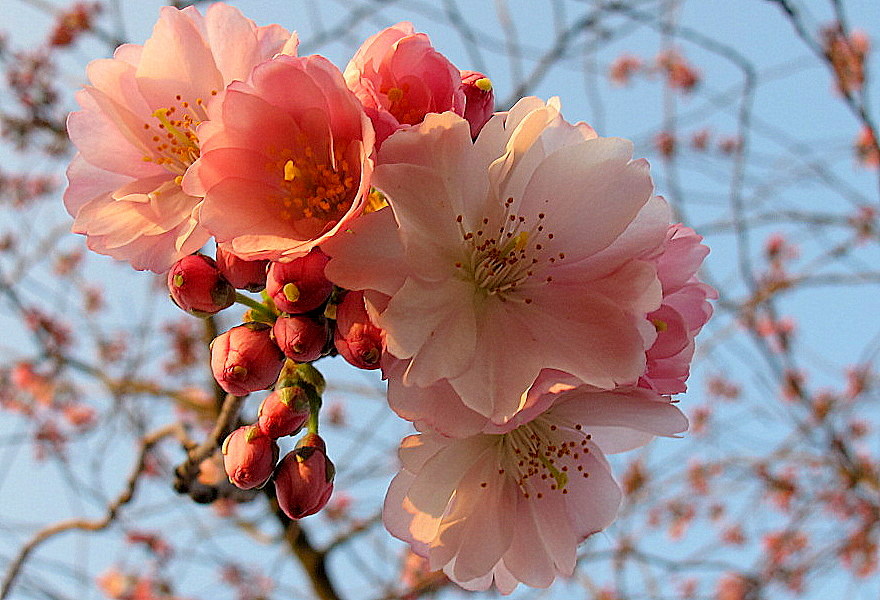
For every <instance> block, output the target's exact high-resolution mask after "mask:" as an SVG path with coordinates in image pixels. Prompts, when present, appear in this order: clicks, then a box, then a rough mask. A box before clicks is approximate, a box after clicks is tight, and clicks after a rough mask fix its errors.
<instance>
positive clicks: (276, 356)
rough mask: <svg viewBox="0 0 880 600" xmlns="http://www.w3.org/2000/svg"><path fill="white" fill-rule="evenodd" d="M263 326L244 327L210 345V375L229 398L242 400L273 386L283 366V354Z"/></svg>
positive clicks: (238, 327) (219, 337) (237, 328)
mask: <svg viewBox="0 0 880 600" xmlns="http://www.w3.org/2000/svg"><path fill="white" fill-rule="evenodd" d="M271 333H272V328H271V326H269V325H267V324H265V323H244V324H243V325H238V326H236V327H233V328H232V329H230V330H229V331H227V332H225V333H221V334H220V335H218V336H217V337H216V338H214V341H212V342H211V371H212V372H213V373H214V379H216V380H217V383H218V384H220V387H222V388H223V390H224V391H226V392H227V393H229V394H235V395H236V396H246V395H247V394H249V393H251V392H256V391H257V390H264V389H266V388H268V387H269V386H270V385H272V384H273V383H275V381H276V380H277V379H278V375H279V374H280V373H281V367H282V366H284V353H283V352H282V351H281V349H280V348H278V346H277V345H276V344H275V342H273V341H272V339H271Z"/></svg>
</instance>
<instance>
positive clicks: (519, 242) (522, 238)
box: [513, 231, 529, 252]
mask: <svg viewBox="0 0 880 600" xmlns="http://www.w3.org/2000/svg"><path fill="white" fill-rule="evenodd" d="M528 243H529V232H528V231H520V232H519V233H518V234H517V235H516V237H515V238H513V249H514V250H515V251H517V252H519V251H520V250H522V249H523V248H525V247H526V244H528Z"/></svg>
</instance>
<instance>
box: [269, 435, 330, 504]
mask: <svg viewBox="0 0 880 600" xmlns="http://www.w3.org/2000/svg"><path fill="white" fill-rule="evenodd" d="M335 474H336V469H335V467H334V466H333V463H332V462H330V459H329V458H327V454H326V446H325V445H324V440H322V439H321V438H320V437H319V436H318V435H317V434H314V433H310V434H308V435H306V436H305V437H304V438H303V439H301V440H300V441H299V443H298V444H297V445H296V449H295V450H294V451H292V452H290V453H288V455H287V456H285V457H284V458H282V459H281V462H280V463H279V464H278V468H277V469H276V470H275V494H276V496H277V498H278V506H280V507H281V510H283V511H284V514H286V515H287V516H288V517H290V518H291V519H301V518H303V517H307V516H309V515H313V514H315V513H316V512H318V511H319V510H321V509H322V508H324V506H325V505H326V504H327V501H328V500H330V495H331V494H332V493H333V476H334V475H335Z"/></svg>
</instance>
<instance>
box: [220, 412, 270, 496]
mask: <svg viewBox="0 0 880 600" xmlns="http://www.w3.org/2000/svg"><path fill="white" fill-rule="evenodd" d="M222 452H223V466H224V467H225V469H226V475H228V476H229V481H231V482H232V483H233V484H234V485H235V486H236V487H239V488H241V489H243V490H249V489H251V488H255V487H259V486H261V485H263V484H264V483H266V482H267V481H268V480H269V477H271V476H272V471H273V470H274V469H275V462H276V461H277V460H278V445H277V444H276V443H275V440H273V439H272V438H270V437H269V436H267V435H266V434H265V433H263V432H262V431H261V430H260V428H259V427H257V426H256V425H245V426H244V427H239V428H238V429H236V430H235V431H233V432H232V433H230V434H229V435H228V436H227V437H226V440H225V441H224V442H223V448H222Z"/></svg>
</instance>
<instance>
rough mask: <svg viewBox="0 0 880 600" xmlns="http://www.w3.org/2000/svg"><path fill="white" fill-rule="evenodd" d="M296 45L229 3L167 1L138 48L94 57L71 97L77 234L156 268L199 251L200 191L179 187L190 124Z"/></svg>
mask: <svg viewBox="0 0 880 600" xmlns="http://www.w3.org/2000/svg"><path fill="white" fill-rule="evenodd" d="M296 43H297V40H296V36H293V37H291V36H290V34H289V33H288V32H287V31H286V30H285V29H283V28H282V27H280V26H277V25H272V26H269V27H257V26H256V25H255V24H254V23H253V22H252V21H250V20H249V19H246V18H245V17H244V16H242V14H241V13H240V12H239V11H238V9H235V8H232V7H230V6H226V5H225V4H213V5H212V6H211V7H210V8H208V10H207V11H206V13H205V15H204V16H202V15H201V14H200V13H199V12H198V11H197V10H196V9H195V8H192V7H189V8H186V9H184V10H177V9H175V8H171V7H165V8H163V9H162V10H161V13H160V17H159V21H158V22H157V23H156V26H155V28H154V29H153V35H152V36H151V37H150V38H149V39H148V40H147V41H146V43H145V44H144V45H143V46H140V45H135V44H125V45H123V46H120V47H119V48H117V49H116V53H115V54H114V56H113V58H112V59H104V60H96V61H94V62H92V63H91V64H90V65H89V67H88V75H89V81H90V85H88V86H86V87H85V89H83V90H82V91H80V92H79V94H78V95H77V100H78V102H79V104H80V106H81V107H82V110H80V111H78V112H74V113H71V115H70V118H69V119H68V123H67V128H68V131H69V133H70V138H71V140H72V141H73V143H74V145H75V146H76V147H77V149H78V150H79V154H77V155H76V156H75V157H74V159H73V161H72V162H71V164H70V167H69V168H68V170H67V177H68V179H69V181H70V185H69V187H68V188H67V191H66V192H65V194H64V203H65V206H66V207H67V210H68V212H69V213H70V214H71V215H72V216H74V217H75V218H76V220H75V221H74V224H73V231H74V232H75V233H81V234H84V235H86V236H87V237H88V245H89V248H91V249H92V250H94V251H95V252H99V253H101V254H107V255H109V256H112V257H114V258H117V259H120V260H125V261H128V262H129V263H131V265H132V266H133V267H134V268H136V269H150V270H153V271H156V272H165V271H167V270H168V268H169V267H171V265H172V264H174V262H175V261H176V260H178V259H179V258H181V257H183V256H186V255H187V254H191V253H193V252H195V251H196V250H198V249H199V248H201V247H202V246H203V245H204V244H205V242H206V241H207V240H208V238H209V236H210V234H209V233H208V232H207V231H206V230H205V229H204V228H203V227H202V226H201V225H200V223H199V216H198V215H199V206H200V202H201V198H200V197H199V196H198V195H194V194H191V193H186V192H184V191H183V190H182V189H181V185H180V184H181V180H182V176H183V175H184V174H185V173H186V172H187V170H188V169H189V167H190V165H192V163H193V161H195V160H196V159H197V158H198V156H199V152H200V145H201V144H200V139H199V137H198V135H197V134H196V126H197V125H198V124H199V123H200V122H201V121H202V120H204V119H205V118H206V117H207V112H206V109H207V106H208V104H210V102H211V101H212V99H216V98H215V97H216V96H218V95H221V94H222V92H223V90H224V88H225V87H226V85H227V84H229V83H230V82H231V81H234V80H244V79H247V77H248V76H249V75H250V72H251V69H252V68H253V67H254V65H256V64H258V63H260V62H262V61H264V60H266V59H267V58H269V57H271V56H273V55H274V54H276V53H278V52H281V51H284V52H295V51H296Z"/></svg>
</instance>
